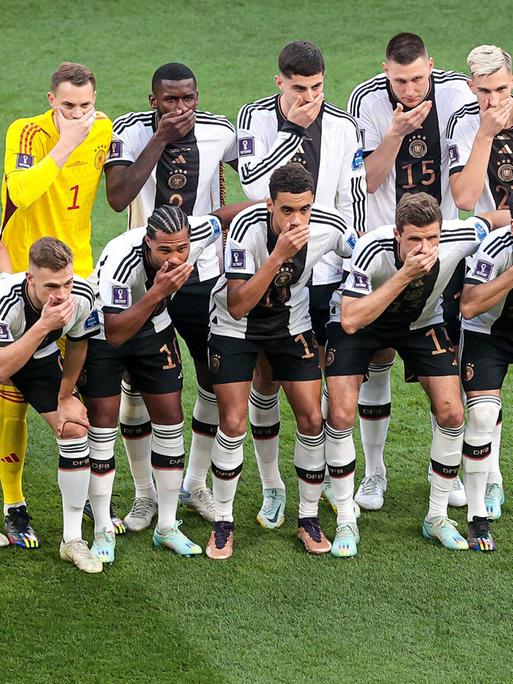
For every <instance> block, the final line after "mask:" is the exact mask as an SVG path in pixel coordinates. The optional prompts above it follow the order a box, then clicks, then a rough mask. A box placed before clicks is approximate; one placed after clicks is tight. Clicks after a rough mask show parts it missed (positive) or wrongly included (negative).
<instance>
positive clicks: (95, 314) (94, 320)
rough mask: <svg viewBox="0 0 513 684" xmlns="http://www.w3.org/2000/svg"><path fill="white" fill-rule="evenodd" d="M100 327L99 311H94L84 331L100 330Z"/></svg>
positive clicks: (87, 320)
mask: <svg viewBox="0 0 513 684" xmlns="http://www.w3.org/2000/svg"><path fill="white" fill-rule="evenodd" d="M118 289H119V288H118ZM99 325H100V319H99V318H98V311H96V309H93V310H92V311H91V313H90V314H89V317H88V318H87V319H86V321H85V323H84V330H93V328H98V326H99Z"/></svg>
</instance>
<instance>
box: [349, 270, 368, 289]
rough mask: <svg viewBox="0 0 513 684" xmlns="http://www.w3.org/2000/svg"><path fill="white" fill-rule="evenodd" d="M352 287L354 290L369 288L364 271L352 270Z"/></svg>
mask: <svg viewBox="0 0 513 684" xmlns="http://www.w3.org/2000/svg"><path fill="white" fill-rule="evenodd" d="M353 287H354V288H355V290H367V292H369V290H370V281H369V276H368V275H365V273H357V272H356V271H353Z"/></svg>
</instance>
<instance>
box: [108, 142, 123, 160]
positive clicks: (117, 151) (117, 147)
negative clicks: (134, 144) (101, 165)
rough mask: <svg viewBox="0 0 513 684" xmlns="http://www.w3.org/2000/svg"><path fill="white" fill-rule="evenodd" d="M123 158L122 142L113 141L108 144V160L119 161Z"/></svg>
mask: <svg viewBox="0 0 513 684" xmlns="http://www.w3.org/2000/svg"><path fill="white" fill-rule="evenodd" d="M122 156H123V141H122V140H113V141H112V142H111V144H110V150H109V159H120V157H122Z"/></svg>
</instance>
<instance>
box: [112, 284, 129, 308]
mask: <svg viewBox="0 0 513 684" xmlns="http://www.w3.org/2000/svg"><path fill="white" fill-rule="evenodd" d="M128 300H129V294H128V287H117V286H115V285H113V286H112V304H117V305H119V306H128Z"/></svg>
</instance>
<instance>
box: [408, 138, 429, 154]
mask: <svg viewBox="0 0 513 684" xmlns="http://www.w3.org/2000/svg"><path fill="white" fill-rule="evenodd" d="M427 149H428V148H427V145H426V142H425V136H423V137H421V136H420V135H419V136H418V137H415V136H414V137H413V138H412V140H411V142H410V146H409V148H408V152H409V153H410V156H411V157H414V158H415V159H422V157H424V156H425V155H426V153H427Z"/></svg>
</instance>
